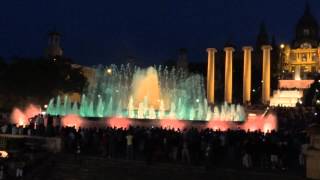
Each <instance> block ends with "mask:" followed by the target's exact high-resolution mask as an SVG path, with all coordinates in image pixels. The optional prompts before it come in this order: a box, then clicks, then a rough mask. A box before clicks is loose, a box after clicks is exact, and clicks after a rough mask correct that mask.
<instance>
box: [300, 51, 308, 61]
mask: <svg viewBox="0 0 320 180" xmlns="http://www.w3.org/2000/svg"><path fill="white" fill-rule="evenodd" d="M301 61H302V62H306V61H307V54H305V53H303V54H301Z"/></svg>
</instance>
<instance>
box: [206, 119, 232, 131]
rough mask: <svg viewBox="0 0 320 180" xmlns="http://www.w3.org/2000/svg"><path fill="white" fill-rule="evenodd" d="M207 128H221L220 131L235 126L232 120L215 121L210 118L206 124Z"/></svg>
mask: <svg viewBox="0 0 320 180" xmlns="http://www.w3.org/2000/svg"><path fill="white" fill-rule="evenodd" d="M207 128H210V129H213V130H221V131H226V130H228V129H235V128H236V126H235V124H234V123H232V122H228V121H215V120H211V121H209V122H208V124H207Z"/></svg>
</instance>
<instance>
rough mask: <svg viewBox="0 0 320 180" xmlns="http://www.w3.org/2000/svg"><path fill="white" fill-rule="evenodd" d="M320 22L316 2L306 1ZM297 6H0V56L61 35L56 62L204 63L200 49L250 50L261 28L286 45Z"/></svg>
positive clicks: (276, 1) (36, 49)
mask: <svg viewBox="0 0 320 180" xmlns="http://www.w3.org/2000/svg"><path fill="white" fill-rule="evenodd" d="M309 3H310V5H311V10H312V12H313V14H314V15H315V17H316V18H317V19H318V20H320V11H319V9H320V1H319V0H309ZM304 6H305V1H304V0H101V1H98V0H91V1H90V0H54V1H51V0H6V1H2V2H1V4H0V55H1V56H3V57H4V58H6V59H9V58H10V57H13V56H23V57H39V56H42V55H43V54H44V48H45V47H46V45H47V33H48V31H50V30H52V29H54V28H55V29H57V30H58V31H60V32H61V33H62V34H63V37H62V47H63V49H64V54H65V55H66V56H68V57H71V58H73V59H74V60H75V61H76V62H77V63H79V64H110V63H120V62H121V60H123V59H124V58H125V57H127V56H135V57H137V59H139V60H140V61H142V62H144V64H154V63H156V64H159V63H163V62H164V61H165V60H167V59H169V58H176V57H177V49H178V48H181V47H185V48H188V49H189V59H190V60H191V61H204V60H205V59H206V52H205V48H207V47H216V48H220V49H221V48H222V47H223V45H224V43H225V41H226V40H228V39H230V38H232V39H233V41H234V42H235V43H236V45H237V46H238V47H241V46H242V45H250V44H251V45H254V42H255V38H256V35H257V31H258V27H259V24H260V22H261V21H262V20H264V21H265V22H266V25H267V29H268V31H269V32H270V34H274V35H275V36H276V39H277V41H278V42H282V41H286V42H288V41H290V40H291V39H292V37H293V30H294V26H295V24H296V23H297V20H298V19H299V17H300V16H301V15H302V13H303V11H304Z"/></svg>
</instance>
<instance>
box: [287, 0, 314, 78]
mask: <svg viewBox="0 0 320 180" xmlns="http://www.w3.org/2000/svg"><path fill="white" fill-rule="evenodd" d="M319 40H320V38H319V27H318V23H317V20H316V19H315V17H314V16H313V15H312V13H311V10H310V7H309V5H308V4H307V5H306V8H305V11H304V14H303V16H302V17H301V18H300V20H299V21H298V23H297V25H296V29H295V38H294V40H293V41H292V43H291V44H282V45H281V49H282V51H281V62H282V75H283V76H282V78H285V79H295V80H300V79H310V78H312V76H313V74H314V73H317V72H319V71H320V63H319V62H320V61H319V60H320V59H319V56H320V47H319V42H320V41H319Z"/></svg>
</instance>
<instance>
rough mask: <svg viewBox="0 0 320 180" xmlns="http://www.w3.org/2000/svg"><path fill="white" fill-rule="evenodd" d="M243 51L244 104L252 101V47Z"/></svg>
mask: <svg viewBox="0 0 320 180" xmlns="http://www.w3.org/2000/svg"><path fill="white" fill-rule="evenodd" d="M242 50H243V104H248V103H249V104H250V101H251V51H252V50H253V49H252V47H251V46H245V47H243V48H242Z"/></svg>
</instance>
